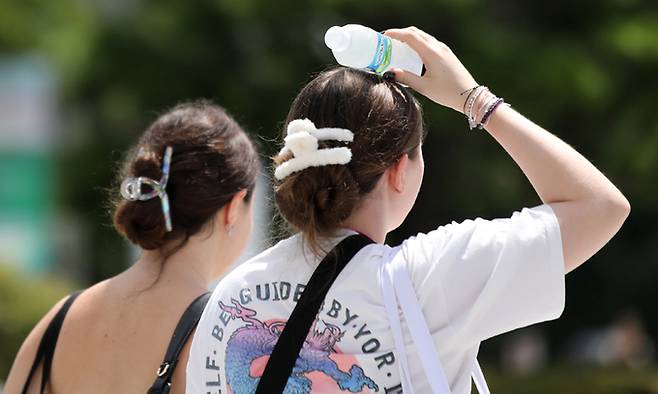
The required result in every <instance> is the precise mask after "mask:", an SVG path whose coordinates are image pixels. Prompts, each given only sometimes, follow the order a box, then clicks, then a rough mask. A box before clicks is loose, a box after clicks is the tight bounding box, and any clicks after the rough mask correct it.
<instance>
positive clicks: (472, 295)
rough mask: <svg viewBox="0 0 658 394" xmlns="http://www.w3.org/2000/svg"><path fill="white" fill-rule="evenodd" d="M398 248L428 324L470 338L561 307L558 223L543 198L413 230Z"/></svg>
mask: <svg viewBox="0 0 658 394" xmlns="http://www.w3.org/2000/svg"><path fill="white" fill-rule="evenodd" d="M402 253H403V256H404V258H405V263H406V264H407V269H408V270H409V272H410V275H411V277H412V281H413V283H414V287H415V289H416V292H417V295H418V298H419V301H420V304H421V307H422V309H423V312H424V314H425V318H426V320H427V324H428V326H429V329H430V331H432V332H435V331H437V330H440V329H442V328H446V327H450V329H451V332H453V333H454V334H455V335H458V336H461V337H462V340H465V341H469V342H471V343H473V344H475V343H478V342H480V341H482V340H485V339H487V338H490V337H493V336H495V335H498V334H501V333H504V332H507V331H511V330H514V329H517V328H521V327H525V326H527V325H530V324H534V323H538V322H541V321H546V320H552V319H556V318H558V317H559V316H560V315H561V314H562V311H563V310H564V302H565V288H564V258H563V255H562V240H561V236H560V226H559V223H558V220H557V217H556V216H555V213H554V212H553V209H552V208H551V207H550V206H549V205H541V206H538V207H535V208H524V209H523V210H521V211H520V212H514V214H513V215H512V216H511V217H510V218H503V219H494V220H485V219H482V218H477V219H475V220H465V221H463V222H461V223H456V222H453V223H451V224H448V225H445V226H441V227H439V228H438V229H436V230H434V231H431V232H429V233H427V234H423V233H421V234H418V235H417V236H415V237H411V238H409V239H407V240H406V241H405V242H404V243H403V244H402Z"/></svg>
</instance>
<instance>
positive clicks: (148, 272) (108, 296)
mask: <svg viewBox="0 0 658 394" xmlns="http://www.w3.org/2000/svg"><path fill="white" fill-rule="evenodd" d="M259 168H260V166H259V163H258V154H257V152H256V149H255V148H254V146H253V144H252V142H251V141H250V139H249V137H248V136H247V134H246V133H245V132H244V131H243V130H242V128H241V127H240V126H239V125H238V124H237V123H236V122H235V120H233V118H232V117H231V116H230V115H228V114H227V113H226V112H225V111H224V110H223V109H222V108H221V107H219V106H216V105H213V104H211V103H208V102H205V101H202V102H195V103H188V104H181V105H178V106H176V107H175V108H173V109H172V110H170V111H169V112H167V113H165V114H163V115H162V116H160V117H159V118H158V119H156V120H155V122H153V124H151V126H150V127H149V128H148V129H147V130H146V131H145V132H144V134H143V135H142V136H141V138H140V140H139V142H138V143H137V145H136V146H135V147H134V148H133V149H132V150H131V151H130V152H129V153H128V155H127V158H126V160H125V162H124V165H123V167H122V170H121V172H120V174H119V175H118V182H117V187H116V188H115V189H116V192H117V193H116V196H113V200H114V201H115V208H114V212H113V222H114V226H115V228H116V229H117V231H118V232H119V233H120V234H121V235H123V236H124V237H126V238H127V239H128V240H129V241H130V242H132V243H133V244H135V245H137V246H138V247H140V248H141V250H142V253H141V254H140V256H139V258H138V260H137V261H136V262H135V263H134V264H133V265H132V267H131V268H129V269H128V270H126V271H124V272H123V273H121V274H120V275H118V276H116V277H114V278H111V279H108V280H106V281H104V282H101V283H98V284H96V285H94V286H92V287H90V288H89V289H87V290H85V291H84V292H77V293H74V294H72V295H71V296H69V297H67V298H65V299H64V300H62V301H60V302H59V303H58V304H57V305H55V306H54V307H53V308H52V310H51V311H50V312H48V314H46V316H45V317H44V318H43V319H42V320H41V321H40V322H39V323H38V324H37V325H36V327H35V328H34V329H33V330H32V332H31V333H30V335H29V336H28V337H27V339H26V340H25V342H24V343H23V345H22V347H21V349H20V351H19V352H18V354H17V356H16V359H15V361H14V365H13V366H12V369H11V371H10V373H9V376H8V378H7V382H6V386H5V388H4V390H5V391H4V392H5V393H6V394H14V393H43V392H58V393H63V392H66V393H70V392H96V393H99V392H122V393H124V392H134V393H144V392H146V391H147V390H148V392H149V393H153V394H154V393H168V392H170V390H171V392H172V393H175V392H178V393H182V392H183V391H184V387H185V386H184V376H185V375H184V373H185V364H186V360H187V351H188V348H187V347H186V343H187V341H188V339H189V337H190V335H191V333H192V332H193V331H194V328H195V326H196V323H197V322H198V320H199V317H200V315H201V312H202V311H203V307H204V306H205V304H206V302H207V300H208V293H207V288H208V286H209V285H210V283H211V282H212V281H214V280H216V279H217V278H218V277H219V276H220V275H221V274H222V273H223V271H224V270H225V269H226V268H228V267H229V266H230V265H231V263H233V262H234V261H235V260H236V259H237V257H238V256H239V255H240V254H241V253H242V251H243V250H244V247H245V246H246V243H247V239H248V238H249V234H250V232H251V216H252V213H251V207H250V199H251V195H252V194H253V191H254V188H255V184H256V176H257V173H258V171H259ZM119 185H120V186H119ZM181 365H182V366H181ZM177 366H180V367H179V368H176V367H177ZM174 371H176V373H174ZM172 380H173V382H172ZM149 387H150V388H149Z"/></svg>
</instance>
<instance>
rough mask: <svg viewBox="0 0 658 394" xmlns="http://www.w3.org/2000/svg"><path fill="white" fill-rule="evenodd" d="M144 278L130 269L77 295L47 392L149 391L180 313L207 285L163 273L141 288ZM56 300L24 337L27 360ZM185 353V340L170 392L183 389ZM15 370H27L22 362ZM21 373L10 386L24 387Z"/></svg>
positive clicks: (34, 390) (35, 383)
mask: <svg viewBox="0 0 658 394" xmlns="http://www.w3.org/2000/svg"><path fill="white" fill-rule="evenodd" d="M143 282H145V281H144V277H143V276H141V275H140V274H139V273H135V272H134V270H128V271H126V272H124V273H122V274H121V275H119V276H117V277H115V278H112V279H109V280H106V281H104V282H100V283H98V284H96V285H94V286H93V287H91V288H89V289H87V290H86V291H84V292H83V293H82V294H81V295H80V296H79V297H78V299H77V300H76V301H75V302H74V303H73V305H72V306H71V309H70V310H69V312H68V314H67V315H66V319H65V320H64V323H63V325H62V330H61V332H60V335H59V338H58V341H57V347H56V349H55V355H54V358H53V364H52V371H51V377H50V381H49V385H48V386H47V390H46V392H49V393H71V394H75V393H89V392H95V393H117V392H120V393H145V392H146V391H147V390H148V388H149V387H150V386H151V384H153V381H154V380H155V378H156V371H157V369H158V367H159V366H160V364H161V363H162V361H163V358H164V355H165V351H166V349H167V346H168V345H169V341H170V340H171V336H172V334H173V332H174V329H175V327H176V325H177V324H178V321H179V319H180V317H181V316H182V314H183V312H184V311H185V309H186V308H187V307H188V306H189V305H190V303H191V302H192V301H193V300H194V299H195V298H196V297H197V296H199V295H200V294H202V293H203V292H204V291H205V289H203V288H197V289H194V290H193V289H182V286H180V285H176V284H174V283H171V282H170V280H169V279H167V278H162V280H160V281H159V282H158V283H157V284H156V285H154V286H153V287H151V288H150V289H148V290H145V291H144V290H138V289H144V288H145V283H143ZM59 305H61V303H59V304H58V305H56V306H55V307H54V308H53V311H51V313H49V314H48V315H47V316H46V317H45V318H44V321H42V322H41V323H40V324H39V325H38V326H37V327H36V328H35V332H34V333H33V334H35V335H34V337H35V338H34V339H30V338H28V341H26V342H27V343H26V345H24V348H27V349H23V348H22V349H21V352H24V350H25V353H28V354H25V356H26V357H23V359H25V361H29V363H30V364H31V362H32V361H33V360H34V354H35V351H36V347H35V346H30V344H29V342H34V340H36V343H37V344H38V341H39V340H40V338H41V335H38V333H37V332H36V331H43V329H40V326H44V325H47V324H48V323H49V321H50V320H51V319H52V317H51V316H52V314H53V313H56V311H57V310H58V309H59ZM46 320H47V321H46ZM44 323H45V324H44ZM44 328H45V327H44ZM31 336H33V335H32V334H31ZM36 337H38V338H36ZM30 348H34V350H32V349H30ZM30 350H32V351H30ZM188 353H189V343H188V344H186V346H185V348H184V349H183V352H182V354H181V359H180V360H179V364H178V366H177V368H176V370H175V372H174V375H173V380H172V390H171V393H172V394H176V393H183V392H184V389H185V364H186V362H187V355H188ZM29 354H31V357H29ZM17 363H19V361H18V358H17ZM23 364H25V362H23ZM14 367H15V368H16V367H17V366H16V365H15V366H14ZM19 367H20V366H19ZM17 369H21V370H22V371H24V370H26V368H25V367H24V366H22V368H17ZM27 369H29V365H28V366H27ZM21 375H26V373H25V374H23V373H18V371H17V373H16V374H15V376H14V378H15V379H14V380H16V382H7V383H8V386H7V389H8V390H9V389H11V388H12V387H15V388H18V385H17V383H20V387H21V388H22V384H23V382H24V378H23V379H21ZM40 377H41V374H40V371H37V374H35V378H34V379H33V383H32V385H31V387H30V393H37V392H38V389H39V386H40V380H41V378H40ZM18 380H21V381H20V382H18ZM9 383H12V384H11V386H10V385H9ZM19 390H20V389H19ZM14 391H15V390H13V389H12V390H11V391H7V393H11V392H14ZM16 392H19V391H16Z"/></svg>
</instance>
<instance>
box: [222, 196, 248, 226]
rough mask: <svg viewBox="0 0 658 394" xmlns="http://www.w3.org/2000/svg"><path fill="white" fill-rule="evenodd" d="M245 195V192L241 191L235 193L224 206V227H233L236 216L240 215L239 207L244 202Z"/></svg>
mask: <svg viewBox="0 0 658 394" xmlns="http://www.w3.org/2000/svg"><path fill="white" fill-rule="evenodd" d="M246 195H247V190H246V189H242V190H240V191H239V192H237V193H235V194H234V195H233V197H231V200H230V201H229V202H228V203H226V205H224V226H225V227H229V228H230V227H233V225H234V224H235V221H236V220H237V219H238V214H239V213H240V212H239V211H240V205H241V203H242V202H243V201H244V198H245V196H246Z"/></svg>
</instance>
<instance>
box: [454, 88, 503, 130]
mask: <svg viewBox="0 0 658 394" xmlns="http://www.w3.org/2000/svg"><path fill="white" fill-rule="evenodd" d="M466 93H468V95H467V96H466V100H465V101H464V106H463V108H462V110H463V111H462V112H463V114H464V115H465V116H466V119H467V120H468V126H469V128H470V129H471V130H473V129H475V128H478V129H482V128H483V127H484V126H485V125H486V124H487V121H488V120H489V119H490V118H491V115H492V114H493V113H494V111H495V110H496V109H497V108H498V107H499V106H500V105H501V104H502V103H504V102H505V100H503V99H502V98H500V97H498V96H496V95H495V94H493V93H491V91H490V90H489V88H487V87H486V86H482V85H477V86H475V87H473V88H471V89H468V90H465V91H463V92H462V93H460V96H463V95H464V94H466ZM508 105H509V104H508Z"/></svg>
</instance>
